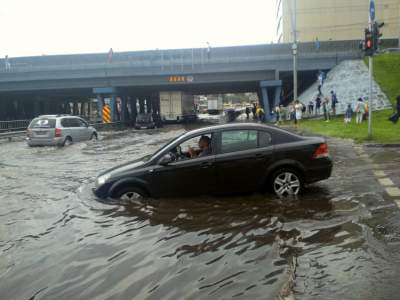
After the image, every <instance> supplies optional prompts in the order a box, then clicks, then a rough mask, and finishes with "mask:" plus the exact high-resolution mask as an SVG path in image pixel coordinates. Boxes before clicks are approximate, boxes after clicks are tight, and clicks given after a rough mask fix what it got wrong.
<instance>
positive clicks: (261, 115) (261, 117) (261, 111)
mask: <svg viewBox="0 0 400 300" xmlns="http://www.w3.org/2000/svg"><path fill="white" fill-rule="evenodd" d="M257 116H258V120H259V121H260V122H264V116H265V112H264V109H263V108H262V107H261V105H258V106H257Z"/></svg>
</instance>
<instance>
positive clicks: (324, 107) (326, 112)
mask: <svg viewBox="0 0 400 300" xmlns="http://www.w3.org/2000/svg"><path fill="white" fill-rule="evenodd" d="M322 110H323V113H324V119H325V122H329V120H330V116H329V98H328V97H325V98H324V101H323V102H322Z"/></svg>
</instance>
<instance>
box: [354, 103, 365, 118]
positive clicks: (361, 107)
mask: <svg viewBox="0 0 400 300" xmlns="http://www.w3.org/2000/svg"><path fill="white" fill-rule="evenodd" d="M364 114H365V104H364V102H363V100H362V98H358V101H357V105H356V123H357V124H361V123H362V121H363V116H364Z"/></svg>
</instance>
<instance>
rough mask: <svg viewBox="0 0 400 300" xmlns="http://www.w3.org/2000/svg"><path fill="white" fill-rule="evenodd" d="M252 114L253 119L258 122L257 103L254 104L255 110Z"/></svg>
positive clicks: (253, 109)
mask: <svg viewBox="0 0 400 300" xmlns="http://www.w3.org/2000/svg"><path fill="white" fill-rule="evenodd" d="M251 111H252V113H253V119H254V120H257V114H256V112H257V105H256V104H255V103H253V108H252V110H251Z"/></svg>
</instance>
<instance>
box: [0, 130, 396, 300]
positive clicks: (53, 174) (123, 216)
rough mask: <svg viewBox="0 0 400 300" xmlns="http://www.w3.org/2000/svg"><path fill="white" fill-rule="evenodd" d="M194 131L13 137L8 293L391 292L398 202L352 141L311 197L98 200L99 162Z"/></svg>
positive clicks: (5, 265) (4, 293)
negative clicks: (386, 229) (39, 143)
mask: <svg viewBox="0 0 400 300" xmlns="http://www.w3.org/2000/svg"><path fill="white" fill-rule="evenodd" d="M181 132H183V130H182V129H181V128H180V127H174V128H172V130H171V128H165V129H163V130H162V131H150V132H148V131H146V132H141V133H135V132H130V131H126V132H123V133H119V134H117V135H115V134H113V133H106V134H105V135H103V138H102V139H101V140H100V141H99V142H96V143H92V142H89V143H83V144H76V145H73V146H71V147H68V148H64V149H57V148H32V149H31V148H27V147H26V146H25V145H24V144H23V143H9V144H3V145H2V146H1V147H0V175H1V181H2V193H1V194H0V201H1V203H2V204H3V205H2V206H1V207H0V223H1V227H0V237H1V239H0V251H1V253H2V254H1V257H0V295H1V296H0V298H1V299H132V298H136V299H210V298H211V299H214V298H216V299H222V298H224V299H227V298H236V299H276V298H277V297H284V296H288V295H289V294H290V293H291V292H292V291H294V293H295V295H296V298H299V299H302V298H304V299H340V297H338V296H339V295H342V296H343V297H342V298H346V299H363V298H364V299H365V298H368V297H361V296H360V295H375V296H377V298H379V296H382V295H386V294H385V293H388V294H387V295H390V293H391V292H392V291H393V289H392V290H390V288H387V286H385V284H387V285H389V284H390V283H391V281H390V280H391V278H395V276H394V273H395V272H394V271H393V267H391V263H390V262H389V261H388V260H387V256H386V255H387V252H386V250H385V248H384V247H382V246H381V240H380V239H379V237H377V235H376V234H374V232H373V230H372V228H373V225H371V224H370V222H371V219H372V214H378V213H379V214H382V215H384V214H383V212H385V211H388V210H390V209H392V208H391V207H390V205H389V203H388V202H387V201H386V200H385V199H383V198H382V196H381V194H380V193H379V192H377V191H376V189H375V186H374V185H373V180H374V179H373V178H372V177H369V176H365V174H366V169H365V168H366V167H365V166H356V164H355V163H354V160H353V157H352V156H351V155H352V154H351V153H350V151H348V150H349V149H350V146H349V145H348V144H346V143H344V144H341V145H335V144H334V145H333V149H334V154H335V155H336V161H337V164H336V168H335V173H334V176H333V178H332V179H331V180H330V181H327V182H324V183H320V184H318V185H315V186H313V187H310V188H309V189H308V190H307V192H306V193H305V194H304V195H302V196H301V197H300V198H299V199H279V198H275V197H273V196H271V195H262V194H261V195H260V194H258V195H250V196H237V197H216V198H210V197H203V198H190V199H158V200H147V201H144V202H136V203H131V204H123V203H101V202H98V201H96V199H95V198H94V197H93V195H92V193H91V186H92V182H93V179H94V177H95V175H96V174H97V173H98V172H99V171H101V170H103V169H105V168H109V167H111V166H113V165H115V164H118V163H121V162H124V161H128V160H133V159H135V158H137V157H138V156H141V155H144V154H147V153H152V152H154V151H155V150H156V149H157V148H158V147H159V146H160V145H161V144H163V143H165V142H167V141H168V140H170V139H172V138H173V137H175V136H176V135H177V134H179V133H181ZM150 133H151V134H150ZM346 147H347V148H346ZM345 166H346V167H348V169H346V172H344V170H345ZM348 172H351V174H348ZM361 182H362V183H363V185H362V186H361ZM366 187H367V188H366ZM361 191H362V192H361ZM373 203H375V204H376V203H379V205H380V206H379V207H378V208H377V207H376V205H375V206H374V204H373ZM371 211H372V212H371ZM378 270H379V271H378ZM382 278H386V280H383V279H382ZM384 281H385V282H384ZM377 287H384V288H380V289H379V288H377Z"/></svg>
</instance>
